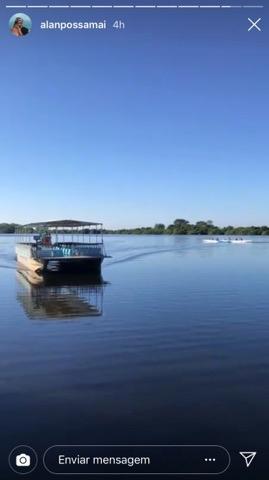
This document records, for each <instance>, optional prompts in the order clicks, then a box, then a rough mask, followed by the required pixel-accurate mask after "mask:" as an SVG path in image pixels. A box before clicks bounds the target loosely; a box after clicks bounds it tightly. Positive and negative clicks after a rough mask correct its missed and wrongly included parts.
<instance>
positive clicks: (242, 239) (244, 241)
mask: <svg viewBox="0 0 269 480" xmlns="http://www.w3.org/2000/svg"><path fill="white" fill-rule="evenodd" d="M231 243H237V244H240V243H252V240H247V239H244V238H236V239H234V240H231Z"/></svg>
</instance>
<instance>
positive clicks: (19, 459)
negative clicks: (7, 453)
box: [16, 453, 31, 467]
mask: <svg viewBox="0 0 269 480" xmlns="http://www.w3.org/2000/svg"><path fill="white" fill-rule="evenodd" d="M30 465H31V457H30V455H27V454H26V453H21V454H20V455H17V456H16V467H30Z"/></svg>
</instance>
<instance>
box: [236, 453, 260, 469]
mask: <svg viewBox="0 0 269 480" xmlns="http://www.w3.org/2000/svg"><path fill="white" fill-rule="evenodd" d="M239 453H240V455H242V457H243V458H244V460H245V462H246V465H247V467H249V466H250V464H251V462H252V460H253V459H254V457H255V456H256V453H257V452H239Z"/></svg>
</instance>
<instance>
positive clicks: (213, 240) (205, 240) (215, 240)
mask: <svg viewBox="0 0 269 480" xmlns="http://www.w3.org/2000/svg"><path fill="white" fill-rule="evenodd" d="M203 242H204V243H219V240H217V239H216V238H206V239H204V240H203Z"/></svg>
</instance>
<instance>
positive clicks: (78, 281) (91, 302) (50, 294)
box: [17, 270, 104, 320]
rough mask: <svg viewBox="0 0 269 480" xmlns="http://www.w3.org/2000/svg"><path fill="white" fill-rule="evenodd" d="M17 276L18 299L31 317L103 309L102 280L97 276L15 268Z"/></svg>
mask: <svg viewBox="0 0 269 480" xmlns="http://www.w3.org/2000/svg"><path fill="white" fill-rule="evenodd" d="M17 279H18V282H19V290H18V293H17V299H18V301H19V302H20V304H21V305H22V306H23V308H24V310H25V312H26V314H27V316H28V317H29V318H31V319H41V320H42V319H44V320H45V319H59V318H62V319H63V318H75V317H96V316H101V315H102V313H103V292H104V282H103V280H102V278H101V277H100V276H99V277H92V276H91V277H89V276H88V275H87V276H86V275H82V276H81V275H80V276H67V275H64V276H60V275H57V276H54V275H49V276H40V275H37V274H36V273H34V272H33V271H29V270H18V271H17Z"/></svg>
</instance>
